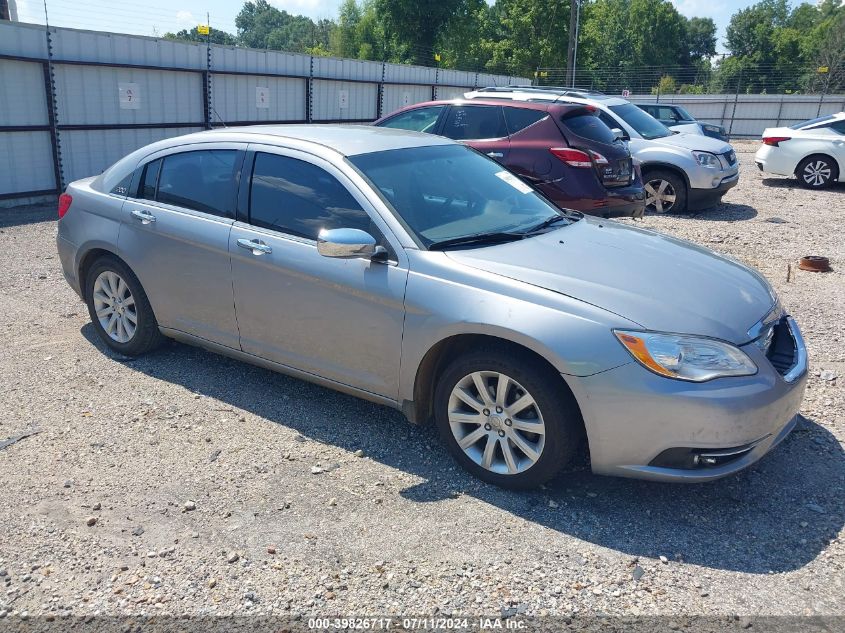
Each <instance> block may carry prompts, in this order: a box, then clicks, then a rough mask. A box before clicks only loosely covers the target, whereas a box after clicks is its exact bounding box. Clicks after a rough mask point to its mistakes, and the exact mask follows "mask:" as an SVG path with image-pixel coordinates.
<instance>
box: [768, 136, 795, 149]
mask: <svg viewBox="0 0 845 633" xmlns="http://www.w3.org/2000/svg"><path fill="white" fill-rule="evenodd" d="M791 138H792V137H790V136H764V137H763V145H771V146H772V147H779V146H778V143H783V142H784V141H788V140H791Z"/></svg>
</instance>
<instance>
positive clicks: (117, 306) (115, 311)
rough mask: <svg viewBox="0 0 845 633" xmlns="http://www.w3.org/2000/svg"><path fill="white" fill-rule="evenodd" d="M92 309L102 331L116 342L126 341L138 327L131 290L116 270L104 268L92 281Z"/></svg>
mask: <svg viewBox="0 0 845 633" xmlns="http://www.w3.org/2000/svg"><path fill="white" fill-rule="evenodd" d="M93 299H94V310H95V312H96V313H97V319H98V320H99V322H100V326H101V327H102V328H103V331H104V332H105V333H106V334H108V336H109V338H111V339H112V340H113V341H117V342H118V343H128V342H129V341H131V340H132V337H133V336H135V331H136V330H137V328H138V312H137V309H136V307H135V298H134V297H133V296H132V291H131V290H129V286H128V285H127V283H126V282H125V281H124V280H123V278H122V277H121V276H120V275H118V274H117V273H116V272H113V271H110V270H104V271H103V272H101V273H100V274H99V275H98V276H97V279H96V280H95V281H94V294H93Z"/></svg>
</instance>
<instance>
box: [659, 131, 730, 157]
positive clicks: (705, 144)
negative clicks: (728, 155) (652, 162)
mask: <svg viewBox="0 0 845 633" xmlns="http://www.w3.org/2000/svg"><path fill="white" fill-rule="evenodd" d="M651 142H652V143H660V144H662V145H671V146H672V147H683V148H684V149H694V150H698V151H701V152H711V153H713V154H724V153H725V152H729V151H731V150H732V149H733V148H732V147H731V145H730V143H725V141H720V140H719V139H716V138H712V137H710V136H704V135H702V134H686V133H684V132H680V133H678V134H672V135H670V136H664V137H662V138H656V139H654V140H652V141H651Z"/></svg>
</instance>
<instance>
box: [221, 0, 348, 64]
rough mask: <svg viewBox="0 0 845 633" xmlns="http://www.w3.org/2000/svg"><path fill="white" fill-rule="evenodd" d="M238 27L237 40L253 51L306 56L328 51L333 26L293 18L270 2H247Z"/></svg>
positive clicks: (330, 23) (302, 18)
mask: <svg viewBox="0 0 845 633" xmlns="http://www.w3.org/2000/svg"><path fill="white" fill-rule="evenodd" d="M235 25H236V26H237V27H238V41H239V43H240V44H241V45H243V46H249V47H251V48H269V49H275V50H283V51H291V52H294V53H304V52H305V51H306V50H309V49H311V48H314V47H316V48H317V50H322V49H325V50H327V49H328V46H329V33H330V32H331V29H332V28H333V23H332V22H331V21H327V20H320V21H319V22H317V23H315V22H314V21H313V20H311V19H310V18H307V17H305V16H303V15H292V14H290V13H288V12H287V11H283V10H280V9H277V8H276V7H274V6H272V5H271V4H270V3H269V2H268V1H267V0H255V1H250V2H246V3H244V6H243V8H242V9H241V11H240V13H238V16H237V17H236V18H235Z"/></svg>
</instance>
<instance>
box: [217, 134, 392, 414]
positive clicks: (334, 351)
mask: <svg viewBox="0 0 845 633" xmlns="http://www.w3.org/2000/svg"><path fill="white" fill-rule="evenodd" d="M244 173H245V174H248V176H247V177H245V178H244V179H243V183H242V184H241V197H240V201H241V202H239V217H238V221H237V222H235V224H234V226H233V228H232V233H231V236H230V238H229V252H230V254H231V259H232V277H233V285H234V292H235V309H236V312H237V319H238V325H239V328H240V334H241V348H242V349H243V351H245V352H247V353H249V354H253V355H255V356H259V357H261V358H266V359H268V360H271V361H274V362H277V363H281V364H282V365H286V366H289V367H293V368H295V369H298V370H301V371H305V372H308V373H310V374H315V375H317V376H321V377H323V378H327V379H329V380H332V381H334V382H337V383H341V384H344V385H349V386H351V387H354V388H356V389H361V390H364V391H368V392H370V393H375V394H378V395H380V396H384V397H387V398H390V399H396V398H397V395H398V375H399V361H400V350H401V345H402V327H403V323H404V316H405V311H404V293H405V283H406V280H407V277H408V265H407V260H406V259H405V255H404V251H403V250H402V249H401V248H399V247H398V246H399V245H398V243H393V242H391V241H390V240H388V239H387V238H386V237H385V236H386V235H387V234H388V231H387V229H386V226H385V224H384V222H383V220H381V218H380V217H378V214H377V213H376V211H375V209H373V207H372V206H371V204H370V203H369V201H368V200H367V199H366V197H365V196H364V195H363V194H362V193H361V191H360V190H358V189H357V188H356V187H355V186H354V185H353V184H352V183H351V181H350V180H349V179H348V178H346V176H345V175H344V174H343V173H342V171H341V170H339V169H338V168H337V167H335V166H333V165H331V164H330V163H329V162H327V161H324V160H322V159H320V158H318V157H316V156H313V155H311V154H307V153H304V152H300V151H296V150H285V149H280V148H278V147H273V146H261V145H250V151H249V153H248V155H247V161H246V163H245V168H244ZM323 228H326V229H333V228H356V229H362V230H365V231H367V232H368V233H370V234H371V235H373V236H374V237H375V238H376V239H377V241H378V242H379V243H380V244H381V245H383V246H384V247H385V248H386V249H387V250H388V253H389V257H388V261H384V262H377V261H371V260H370V259H364V258H361V259H337V258H330V257H324V256H322V255H320V254H319V253H318V252H317V243H316V238H317V235H318V233H319V231H320V230H321V229H323Z"/></svg>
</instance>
